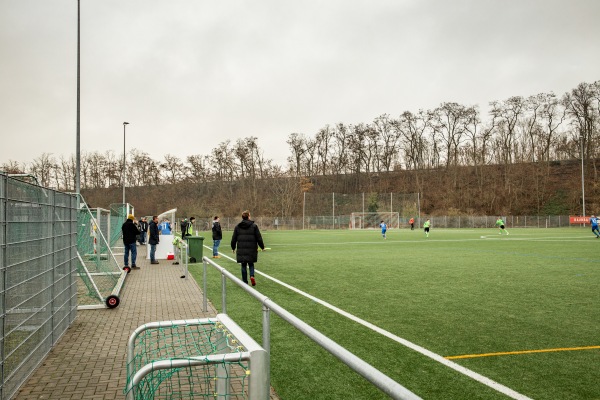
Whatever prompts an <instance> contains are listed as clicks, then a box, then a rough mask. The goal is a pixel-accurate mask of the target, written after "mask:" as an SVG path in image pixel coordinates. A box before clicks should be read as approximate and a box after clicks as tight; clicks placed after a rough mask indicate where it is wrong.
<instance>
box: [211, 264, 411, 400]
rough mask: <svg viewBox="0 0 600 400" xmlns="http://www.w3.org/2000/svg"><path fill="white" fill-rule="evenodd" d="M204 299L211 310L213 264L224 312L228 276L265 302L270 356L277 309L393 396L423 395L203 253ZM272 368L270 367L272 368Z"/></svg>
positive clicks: (403, 398)
mask: <svg viewBox="0 0 600 400" xmlns="http://www.w3.org/2000/svg"><path fill="white" fill-rule="evenodd" d="M202 261H203V283H204V288H203V292H204V293H203V301H202V307H203V311H204V312H207V311H208V299H207V283H206V279H207V272H208V266H209V265H210V266H212V267H213V268H215V269H216V270H218V271H219V272H220V273H221V304H222V313H223V314H227V286H226V281H227V279H229V280H231V281H232V282H233V283H234V284H236V285H237V286H239V287H240V288H241V289H243V290H244V291H246V292H247V293H248V294H249V295H250V296H252V297H254V298H255V299H256V300H258V302H259V303H261V305H262V311H263V319H262V325H263V330H262V347H263V348H264V349H265V350H266V351H267V354H269V357H267V360H270V354H271V339H270V336H271V333H270V312H271V311H272V312H274V313H275V314H276V315H278V316H279V317H280V318H281V319H283V320H284V321H286V322H287V323H289V324H290V325H292V326H293V327H294V328H296V329H298V330H299V331H300V332H301V333H302V334H304V335H305V336H307V337H308V338H309V339H311V340H313V341H314V342H315V343H317V344H318V345H319V346H321V347H322V348H323V349H325V350H326V351H328V352H329V353H330V354H332V355H333V356H335V357H336V358H338V359H339V360H340V361H341V362H343V363H344V364H346V365H347V366H348V367H350V368H351V369H353V370H354V371H355V372H356V373H358V374H359V375H361V376H362V377H363V378H365V379H366V380H368V381H369V382H371V383H372V384H373V385H374V386H375V387H377V388H378V389H379V390H381V391H382V392H383V393H385V394H387V395H388V396H390V397H391V398H393V399H397V400H416V399H420V397H419V396H417V395H416V394H414V393H413V392H411V391H410V390H408V389H407V388H405V387H404V386H402V385H401V384H399V383H398V382H396V381H394V380H393V379H392V378H390V377H389V376H387V375H385V374H384V373H383V372H381V371H379V370H378V369H376V368H375V367H373V366H372V365H370V364H369V363H367V362H366V361H364V360H362V359H361V358H359V357H357V356H356V355H354V354H353V353H351V352H350V351H348V350H346V349H345V348H344V347H342V346H340V345H339V344H337V343H336V342H334V341H333V340H331V339H329V338H328V337H327V336H325V335H323V334H322V333H321V332H319V331H317V330H316V329H315V328H313V327H311V326H310V325H308V324H307V323H306V322H304V321H302V320H301V319H299V318H298V317H296V316H295V315H293V314H292V313H290V312H289V311H287V310H286V309H284V308H283V307H281V306H279V305H278V304H277V303H275V302H274V301H272V300H271V299H269V298H268V297H267V296H265V295H263V294H261V293H260V292H258V291H256V290H255V289H253V288H251V287H249V286H248V285H247V284H246V283H244V282H243V281H242V280H241V279H239V278H237V277H235V276H234V275H233V274H232V273H231V272H229V271H227V270H226V269H225V268H223V267H221V266H220V265H218V264H216V263H215V262H214V261H212V260H211V259H209V258H208V257H203V258H202ZM269 370H270V368H267V371H269ZM267 382H268V383H269V384H270V382H271V379H270V376H268V377H267Z"/></svg>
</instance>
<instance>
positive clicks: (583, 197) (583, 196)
mask: <svg viewBox="0 0 600 400" xmlns="http://www.w3.org/2000/svg"><path fill="white" fill-rule="evenodd" d="M579 138H580V142H581V204H582V212H583V214H581V216H582V217H585V181H584V177H583V135H581V136H580V137H579Z"/></svg>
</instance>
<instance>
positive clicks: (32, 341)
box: [0, 174, 77, 399]
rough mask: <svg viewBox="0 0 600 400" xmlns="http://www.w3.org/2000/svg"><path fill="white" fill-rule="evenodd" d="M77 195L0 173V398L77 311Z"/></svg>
mask: <svg viewBox="0 0 600 400" xmlns="http://www.w3.org/2000/svg"><path fill="white" fill-rule="evenodd" d="M76 235H77V199H76V197H75V196H72V195H69V194H65V193H61V192H57V191H54V190H50V189H45V188H42V187H40V186H37V185H33V184H29V183H26V182H24V181H21V180H18V179H15V178H11V177H9V176H7V175H5V174H0V260H1V261H2V265H1V270H2V273H1V274H0V313H1V314H0V319H1V323H2V325H1V331H0V345H1V347H2V353H1V355H2V357H1V358H2V363H1V365H0V368H1V370H2V371H1V374H0V377H1V378H0V379H1V386H0V398H1V399H9V398H11V397H12V396H14V394H15V393H16V391H17V390H18V389H19V387H20V386H21V385H22V384H23V382H24V381H25V380H26V379H27V377H28V376H29V374H30V373H31V371H32V370H34V369H35V368H36V367H37V366H38V364H39V363H40V362H41V361H42V360H43V359H44V357H45V356H46V355H47V354H48V352H50V350H51V348H52V347H53V346H54V345H55V344H56V343H57V341H58V340H59V338H60V337H61V336H62V335H63V334H64V332H65V331H66V330H67V328H68V327H69V326H70V325H71V324H72V323H73V321H74V320H75V317H76V314H77V276H76V272H77V249H76V247H75V244H76V239H77V238H76Z"/></svg>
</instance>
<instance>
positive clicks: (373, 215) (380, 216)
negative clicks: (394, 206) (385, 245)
mask: <svg viewBox="0 0 600 400" xmlns="http://www.w3.org/2000/svg"><path fill="white" fill-rule="evenodd" d="M381 221H384V222H385V223H386V224H387V227H388V229H398V228H399V227H400V214H399V213H397V212H392V211H385V212H353V213H352V215H351V216H350V229H379V224H381Z"/></svg>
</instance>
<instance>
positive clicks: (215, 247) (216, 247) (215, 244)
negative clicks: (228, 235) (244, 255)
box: [213, 240, 221, 256]
mask: <svg viewBox="0 0 600 400" xmlns="http://www.w3.org/2000/svg"><path fill="white" fill-rule="evenodd" d="M220 244H221V240H213V256H218V255H219V245H220Z"/></svg>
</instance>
